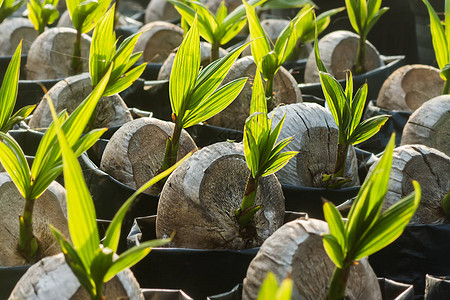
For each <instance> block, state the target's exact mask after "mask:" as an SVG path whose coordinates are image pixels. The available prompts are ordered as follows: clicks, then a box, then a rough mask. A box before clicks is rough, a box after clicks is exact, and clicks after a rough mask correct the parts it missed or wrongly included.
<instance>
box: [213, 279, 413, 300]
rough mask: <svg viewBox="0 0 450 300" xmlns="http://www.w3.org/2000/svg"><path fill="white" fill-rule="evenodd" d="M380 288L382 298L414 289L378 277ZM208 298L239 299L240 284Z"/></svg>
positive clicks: (407, 295)
mask: <svg viewBox="0 0 450 300" xmlns="http://www.w3.org/2000/svg"><path fill="white" fill-rule="evenodd" d="M378 284H379V285H380V288H381V295H382V297H383V298H382V300H413V299H414V291H413V287H412V286H411V285H407V284H403V283H399V282H395V281H393V280H389V279H385V278H378ZM207 299H208V300H241V299H242V284H239V285H237V286H235V287H234V288H233V289H232V290H231V291H229V292H227V293H223V294H220V295H215V296H210V297H208V298H207Z"/></svg>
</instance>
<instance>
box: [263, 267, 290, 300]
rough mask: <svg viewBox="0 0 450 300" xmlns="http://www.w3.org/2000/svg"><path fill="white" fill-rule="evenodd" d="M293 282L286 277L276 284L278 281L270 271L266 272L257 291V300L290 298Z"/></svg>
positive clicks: (287, 299) (286, 299) (283, 299)
mask: <svg viewBox="0 0 450 300" xmlns="http://www.w3.org/2000/svg"><path fill="white" fill-rule="evenodd" d="M292 287H293V282H292V280H291V279H290V278H289V277H287V278H286V279H284V280H283V281H282V282H281V285H280V286H278V281H277V278H276V277H275V275H274V274H273V273H272V272H270V271H269V272H268V273H267V276H266V279H264V281H263V283H262V285H261V288H260V290H259V293H258V300H290V299H291V294H292Z"/></svg>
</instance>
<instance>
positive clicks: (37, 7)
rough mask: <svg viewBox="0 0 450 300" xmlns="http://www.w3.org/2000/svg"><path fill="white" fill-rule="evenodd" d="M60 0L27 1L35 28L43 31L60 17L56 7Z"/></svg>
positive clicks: (40, 31)
mask: <svg viewBox="0 0 450 300" xmlns="http://www.w3.org/2000/svg"><path fill="white" fill-rule="evenodd" d="M58 2H59V0H44V1H42V2H41V0H29V1H28V3H27V8H28V18H29V19H30V21H31V23H33V25H34V29H36V31H38V32H39V34H41V33H43V32H44V30H45V27H46V26H47V25H51V24H53V23H54V22H55V21H56V20H57V19H58V17H59V11H58V9H57V8H56V6H57V5H58Z"/></svg>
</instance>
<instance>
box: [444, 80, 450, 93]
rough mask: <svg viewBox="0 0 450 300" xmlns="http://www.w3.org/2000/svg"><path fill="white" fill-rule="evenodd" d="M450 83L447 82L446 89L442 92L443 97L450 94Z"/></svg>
mask: <svg viewBox="0 0 450 300" xmlns="http://www.w3.org/2000/svg"><path fill="white" fill-rule="evenodd" d="M449 88H450V81H448V80H446V81H445V84H444V89H443V90H442V95H446V94H448V92H449Z"/></svg>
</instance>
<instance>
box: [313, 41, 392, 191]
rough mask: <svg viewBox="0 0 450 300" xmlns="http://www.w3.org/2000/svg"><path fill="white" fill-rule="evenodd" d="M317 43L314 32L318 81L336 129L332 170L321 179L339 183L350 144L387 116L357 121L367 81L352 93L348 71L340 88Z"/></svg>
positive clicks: (374, 129) (369, 133)
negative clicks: (335, 151)
mask: <svg viewBox="0 0 450 300" xmlns="http://www.w3.org/2000/svg"><path fill="white" fill-rule="evenodd" d="M317 44H318V43H317V36H316V42H315V44H314V54H315V58H316V64H317V68H318V70H319V75H320V82H321V84H322V90H323V94H324V95H325V99H326V102H327V104H328V108H329V109H330V111H331V114H332V115H333V118H334V121H335V122H336V124H337V126H338V130H339V133H338V148H337V156H336V164H335V167H334V171H333V174H324V175H323V180H324V181H326V182H328V186H329V187H339V186H341V185H342V184H343V183H345V182H346V181H348V179H346V178H344V177H343V175H344V171H345V162H346V157H347V152H348V148H349V147H350V145H354V144H358V143H361V142H363V141H365V140H367V139H369V138H370V137H372V136H373V135H374V134H376V133H377V132H378V131H379V130H380V127H381V126H383V125H384V123H385V122H386V121H387V119H388V118H389V116H388V115H379V116H375V117H372V118H369V119H366V120H364V121H362V122H360V121H361V117H362V114H363V111H364V105H365V103H366V98H367V90H368V87H367V83H365V84H364V85H363V86H361V87H360V88H359V89H358V91H357V92H356V94H355V95H353V77H352V73H351V72H350V71H349V72H347V75H346V87H345V91H344V90H343V88H342V86H341V84H340V83H339V82H338V81H337V80H336V79H335V78H334V77H333V76H332V75H331V74H329V73H328V71H327V69H326V67H325V65H324V64H323V62H322V60H321V59H320V55H319V47H318V46H317Z"/></svg>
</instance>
